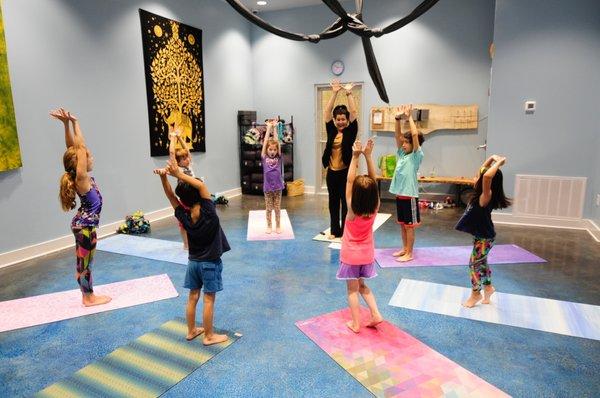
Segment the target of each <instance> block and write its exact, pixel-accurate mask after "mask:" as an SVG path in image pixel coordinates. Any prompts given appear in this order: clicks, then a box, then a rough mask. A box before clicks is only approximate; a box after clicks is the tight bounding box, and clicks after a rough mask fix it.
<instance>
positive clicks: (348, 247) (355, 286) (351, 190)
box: [336, 139, 383, 333]
mask: <svg viewBox="0 0 600 398" xmlns="http://www.w3.org/2000/svg"><path fill="white" fill-rule="evenodd" d="M372 152H373V140H371V139H369V141H368V142H367V145H366V146H365V147H364V148H363V146H362V144H361V143H360V141H358V140H356V141H355V142H354V145H353V146H352V161H351V162H350V167H348V180H347V182H346V201H347V202H348V215H347V216H346V226H345V229H344V235H343V236H342V250H341V252H340V267H339V269H338V272H337V275H336V277H337V279H340V280H345V281H346V286H347V288H348V306H349V307H350V313H351V314H352V320H351V321H349V322H347V323H346V325H347V326H348V327H349V328H350V330H352V331H353V332H354V333H358V332H359V331H360V326H361V323H360V300H359V295H360V296H362V298H363V300H365V303H367V306H368V307H369V310H370V311H371V319H370V320H369V321H368V322H367V323H366V325H365V326H367V327H376V326H377V325H378V324H380V323H381V322H382V321H383V317H382V316H381V314H380V313H379V309H378V308H377V302H376V301H375V295H374V294H373V292H372V291H371V289H369V287H368V286H367V284H366V283H365V279H370V278H374V277H376V276H377V272H376V271H375V265H374V260H375V258H374V257H375V254H374V252H375V244H374V242H373V223H374V222H375V217H376V216H377V211H378V210H379V191H378V189H377V182H376V181H375V176H376V174H375V163H374V162H373V158H372V157H371V153H372ZM361 154H363V155H364V156H365V160H366V161H367V169H368V171H369V175H360V176H356V169H357V167H358V160H359V157H360V155H361Z"/></svg>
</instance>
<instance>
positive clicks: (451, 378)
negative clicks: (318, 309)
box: [296, 308, 508, 398]
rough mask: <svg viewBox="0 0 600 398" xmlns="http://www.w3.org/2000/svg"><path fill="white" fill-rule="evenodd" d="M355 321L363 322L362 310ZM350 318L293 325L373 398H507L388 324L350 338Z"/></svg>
mask: <svg viewBox="0 0 600 398" xmlns="http://www.w3.org/2000/svg"><path fill="white" fill-rule="evenodd" d="M361 318H362V320H363V324H365V323H367V322H368V320H369V311H368V310H367V309H366V308H361ZM350 319H351V318H350V311H349V309H347V308H346V309H343V310H339V311H335V312H331V313H329V314H325V315H320V316H317V317H315V318H311V319H308V320H306V321H300V322H296V326H298V328H299V329H300V330H301V331H302V332H303V333H304V334H306V335H307V336H308V337H309V338H310V339H311V340H312V341H313V342H315V343H316V344H317V345H318V346H319V347H321V349H323V350H324V351H325V352H326V353H327V354H328V355H329V356H330V357H331V358H332V359H333V360H334V361H335V362H337V363H338V364H339V365H340V366H341V367H343V368H344V369H345V370H346V371H347V372H348V373H350V374H351V375H352V376H353V377H354V378H355V379H356V380H358V381H359V382H360V383H361V384H362V385H363V386H365V387H366V388H367V389H368V390H369V391H371V393H373V394H374V395H375V396H378V397H442V396H450V397H486V398H490V397H508V395H506V394H505V393H504V392H502V391H501V390H499V389H497V388H496V387H494V386H493V385H491V384H489V383H488V382H486V381H485V380H483V379H481V378H479V377H477V376H476V375H474V374H473V373H471V372H469V371H468V370H466V369H464V368H462V367H461V366H459V365H458V364H456V363H454V362H452V361H451V360H450V359H448V358H446V357H445V356H443V355H442V354H440V353H438V352H436V351H434V350H433V349H431V348H430V347H428V346H426V345H425V344H423V343H421V342H420V341H419V340H417V339H415V338H414V337H412V336H411V335H409V334H408V333H406V332H403V331H402V330H400V329H398V328H397V327H396V326H394V325H392V324H391V323H389V322H386V321H384V322H383V323H381V324H379V325H378V326H377V328H376V329H371V328H366V327H361V330H360V333H354V332H352V331H350V329H348V328H347V327H346V322H347V321H349V320H350Z"/></svg>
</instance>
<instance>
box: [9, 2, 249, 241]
mask: <svg viewBox="0 0 600 398" xmlns="http://www.w3.org/2000/svg"><path fill="white" fill-rule="evenodd" d="M2 7H3V14H4V26H5V29H6V42H7V50H8V61H9V67H10V74H11V82H12V92H13V98H14V103H15V111H16V116H17V126H18V132H19V141H20V145H21V152H22V155H23V167H22V168H21V169H18V170H15V171H10V172H4V173H0V220H2V239H1V240H0V253H1V252H5V251H9V250H13V249H17V248H20V247H24V246H27V245H31V244H34V243H38V242H43V241H47V240H50V239H53V238H57V237H60V236H64V235H67V234H69V233H70V231H69V228H68V226H69V221H70V218H71V217H72V215H73V213H68V214H67V213H63V212H62V210H61V209H60V206H59V202H58V198H57V197H58V196H57V195H58V179H59V177H60V176H61V174H62V172H63V170H62V154H63V152H64V149H65V148H64V140H63V132H62V126H61V125H60V123H58V122H56V121H54V120H51V119H50V118H49V117H48V111H49V110H50V109H51V108H52V107H57V106H61V105H62V106H65V107H67V108H69V109H71V110H72V111H73V112H74V113H76V114H77V115H78V116H79V118H80V120H81V123H82V128H83V131H84V133H85V136H86V139H87V143H88V146H89V147H90V148H91V150H92V152H93V154H94V157H95V159H96V165H95V169H94V173H93V175H94V176H95V177H96V179H97V181H98V183H99V185H100V188H101V191H102V194H103V196H104V208H103V212H102V222H103V223H109V222H113V221H118V220H121V219H123V217H124V216H125V214H129V213H131V212H132V211H135V210H136V209H142V210H144V211H152V210H157V209H161V208H165V207H167V206H168V202H167V201H166V199H165V198H164V195H163V193H162V189H161V187H160V184H159V180H158V178H157V177H156V176H154V175H153V174H152V169H153V168H154V167H156V166H162V165H163V163H164V161H165V160H166V158H151V157H150V149H149V138H148V122H147V120H148V113H147V109H146V86H145V80H144V69H143V55H142V42H141V32H140V22H139V15H138V8H143V9H145V10H148V11H150V12H154V13H156V14H159V15H162V16H165V17H168V18H172V19H175V20H179V21H181V22H183V23H187V24H189V25H191V26H195V27H198V28H200V29H202V30H203V36H204V43H203V50H204V55H203V60H204V73H205V86H204V88H205V94H206V146H207V152H206V154H199V153H196V154H194V155H193V159H194V163H195V170H196V173H197V174H198V175H203V176H205V177H206V178H207V183H208V186H209V188H210V189H211V190H212V191H223V190H227V189H232V188H236V187H239V171H238V168H237V167H231V164H237V159H238V155H237V146H238V138H237V135H236V133H235V132H236V131H237V121H236V115H237V110H238V109H245V108H252V107H253V103H252V77H251V68H252V63H251V44H250V28H249V24H248V23H246V22H245V20H243V19H242V18H240V17H239V16H238V14H237V13H235V11H234V10H233V9H231V8H230V7H229V6H228V5H227V4H225V3H224V2H221V1H214V0H186V1H184V0H181V1H174V0H169V1H167V0H164V1H133V0H128V1H79V0H63V1H56V0H55V1H50V0H35V1H34V0H5V1H3V2H2Z"/></svg>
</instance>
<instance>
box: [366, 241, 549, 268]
mask: <svg viewBox="0 0 600 398" xmlns="http://www.w3.org/2000/svg"><path fill="white" fill-rule="evenodd" d="M398 250H399V249H398V248H397V247H396V248H388V249H375V260H376V261H377V263H378V264H379V266H380V267H381V268H393V267H445V266H450V265H469V258H470V257H471V251H473V246H441V247H416V248H415V249H414V251H413V259H412V260H411V261H407V262H404V263H401V262H398V261H396V257H394V256H392V253H394V252H396V251H398ZM545 262H546V260H544V259H543V258H541V257H538V256H536V255H535V254H533V253H530V252H528V251H527V250H525V249H523V248H521V247H519V246H517V245H495V246H494V247H492V250H490V253H489V254H488V264H517V263H545Z"/></svg>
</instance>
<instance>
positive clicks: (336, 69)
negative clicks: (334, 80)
mask: <svg viewBox="0 0 600 398" xmlns="http://www.w3.org/2000/svg"><path fill="white" fill-rule="evenodd" d="M331 73H333V74H334V75H336V76H339V75H341V74H342V73H344V63H343V62H342V61H340V60H339V59H338V60H337V61H333V63H332V64H331Z"/></svg>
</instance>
